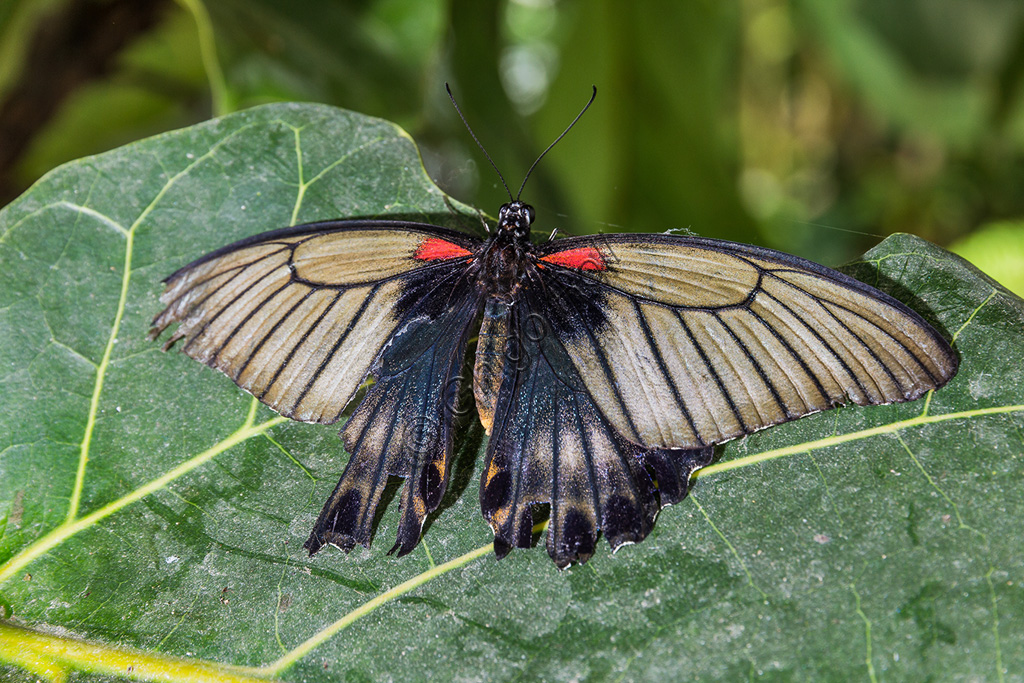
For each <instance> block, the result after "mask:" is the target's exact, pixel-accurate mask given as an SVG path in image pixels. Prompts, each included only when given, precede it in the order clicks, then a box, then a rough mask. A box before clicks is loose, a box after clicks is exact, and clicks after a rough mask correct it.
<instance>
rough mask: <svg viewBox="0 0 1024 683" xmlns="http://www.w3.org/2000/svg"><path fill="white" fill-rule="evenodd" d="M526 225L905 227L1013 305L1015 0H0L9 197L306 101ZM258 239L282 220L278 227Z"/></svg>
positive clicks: (871, 232)
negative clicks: (46, 177) (63, 174)
mask: <svg viewBox="0 0 1024 683" xmlns="http://www.w3.org/2000/svg"><path fill="white" fill-rule="evenodd" d="M445 81H449V82H450V83H451V84H452V88H453V91H454V92H455V93H456V95H457V97H458V98H459V101H460V104H461V105H462V108H463V111H464V112H465V113H466V116H467V118H468V119H469V121H470V122H471V124H472V125H473V127H474V129H475V130H476V133H477V135H478V136H479V137H480V140H481V141H482V142H483V143H484V144H485V145H486V147H487V149H488V151H489V152H490V154H491V156H492V157H493V158H494V160H495V162H496V163H497V165H498V167H499V168H501V169H502V172H503V173H504V174H505V175H506V177H507V180H508V183H509V185H510V186H511V187H512V191H513V192H515V191H516V190H517V188H518V186H519V183H520V182H521V179H522V175H523V173H525V171H526V169H527V168H528V167H529V165H530V163H531V162H532V161H533V159H534V158H535V157H536V155H537V154H538V153H539V152H540V151H541V150H543V149H544V147H545V146H546V145H547V144H548V143H549V142H550V141H551V140H553V139H554V138H555V136H557V134H558V133H559V132H561V130H562V129H563V128H564V127H565V125H566V124H567V123H568V122H569V121H570V120H571V119H572V117H573V116H574V115H575V114H576V112H577V111H578V110H579V109H580V107H582V105H583V104H584V103H585V102H586V99H587V97H588V96H589V94H590V86H591V84H594V85H596V86H597V88H598V99H597V101H596V103H595V105H594V106H593V107H592V108H591V110H590V111H589V112H588V113H587V115H586V116H585V117H584V118H583V120H582V121H581V123H580V124H579V126H577V128H576V130H574V131H573V132H572V134H570V135H569V136H568V137H567V138H566V139H565V140H564V141H563V142H562V143H560V145H559V146H558V147H557V148H556V149H555V150H554V152H553V153H552V154H551V155H549V157H548V158H546V159H545V161H544V163H543V164H541V166H540V167H539V169H538V171H537V172H536V173H535V174H534V176H533V177H532V178H531V180H530V184H529V186H528V187H527V189H526V191H525V193H524V199H526V200H527V201H529V202H531V203H533V204H534V205H535V206H536V207H537V211H538V216H539V219H538V223H537V226H536V227H537V229H538V230H539V231H542V232H543V231H546V230H549V229H552V228H555V227H557V228H558V229H559V230H560V231H562V233H563V234H564V233H581V232H600V231H648V232H660V231H665V230H669V229H673V230H689V231H692V232H694V233H698V234H701V235H705V236H709V237H720V238H725V239H733V240H740V241H745V242H753V243H757V244H763V245H767V246H771V247H776V248H780V249H784V250H786V251H790V252H793V253H797V254H800V255H803V256H808V257H810V258H814V259H816V260H820V261H823V262H825V263H828V264H836V263H838V262H841V261H843V260H846V259H849V258H852V257H854V256H855V255H856V254H858V253H860V252H862V251H863V250H864V249H866V248H867V247H869V246H870V245H872V244H874V243H875V242H877V241H878V240H880V239H881V238H882V237H884V236H885V235H887V234H889V233H891V232H896V231H906V232H913V233H915V234H918V235H921V236H923V237H925V238H927V239H930V240H932V241H934V242H937V243H939V244H942V245H945V246H950V245H951V246H952V247H953V248H954V250H957V251H959V252H960V253H962V254H964V255H966V256H967V257H968V258H970V259H971V260H972V261H974V262H975V263H977V264H978V265H980V266H981V267H982V268H984V269H986V270H987V272H989V273H990V274H991V275H993V277H995V278H996V279H998V280H999V281H1001V282H1003V283H1004V284H1006V285H1007V286H1009V287H1011V288H1014V289H1015V290H1016V291H1017V292H1018V293H1024V191H1022V190H1024V88H1022V86H1024V3H1022V2H1020V0H974V1H973V2H963V0H899V2H892V1H891V0H731V1H730V0H676V1H671V0H666V1H664V2H643V3H624V2H616V1H614V0H591V1H590V2H584V1H583V0H507V1H499V2H480V1H479V0H449V1H448V2H442V1H440V0H356V1H351V2H337V1H335V2H330V1H328V0H303V1H302V2H286V1H285V0H209V1H208V2H206V3H205V4H203V3H202V2H201V0H179V2H173V1H172V0H6V1H5V2H3V3H0V205H3V204H6V203H7V202H9V201H11V200H13V199H14V198H15V197H16V196H17V195H18V194H20V193H21V192H22V191H24V190H25V189H26V188H27V187H28V186H29V185H30V184H31V183H32V182H33V181H34V180H35V179H37V178H38V177H40V176H41V175H42V174H43V173H45V172H46V171H47V170H49V169H50V168H53V167H54V166H56V165H58V164H60V163H62V162H64V161H68V160H70V159H74V158H77V157H80V156H84V155H87V154H92V153H96V152H100V151H104V150H107V149H110V148H112V147H115V146H117V145H120V144H123V143H126V142H129V141H132V140H135V139H138V138H141V137H144V136H148V135H152V134H155V133H159V132H161V131H165V130H170V129H173V128H177V127H180V126H185V125H189V124H191V123H195V122H197V121H200V120H203V119H206V118H209V117H211V116H215V115H219V114H224V113H228V112H230V111H234V110H237V109H241V108H245V107H250V106H253V105H257V104H261V103H265V102H271V101H279V100H303V101H317V102H325V103H329V104H334V105H337V106H341V107H345V108H348V109H353V110H356V111H359V112H363V113H367V114H373V115H377V116H380V117H383V118H387V119H389V120H392V121H395V122H397V123H399V124H400V125H402V126H403V127H405V128H406V129H407V130H408V131H409V132H410V133H411V134H412V136H413V138H414V139H415V140H416V141H417V143H418V144H419V145H420V147H421V150H422V153H423V155H424V160H425V163H426V165H427V169H428V171H429V172H430V174H431V176H432V177H433V178H434V179H435V180H436V181H437V182H438V184H440V185H441V186H442V187H443V188H444V189H446V190H447V191H448V192H450V193H451V194H453V195H454V196H456V197H457V198H459V199H461V200H463V201H466V202H468V203H471V204H474V205H476V206H479V207H481V208H482V209H484V210H486V211H488V212H490V213H492V214H493V213H496V211H497V207H498V206H499V205H500V203H501V202H502V201H504V200H505V199H506V195H505V191H504V189H502V187H501V185H500V183H499V182H498V180H497V178H496V176H495V174H494V173H493V172H492V171H491V169H490V168H489V167H488V165H487V162H486V160H484V159H483V157H482V155H481V154H480V153H479V152H478V150H476V149H475V146H474V144H473V142H472V140H471V138H470V137H469V136H468V135H467V133H466V132H465V130H464V128H463V127H462V124H461V122H460V121H459V120H458V118H457V116H456V114H455V112H454V111H453V109H452V107H451V105H450V103H449V102H448V100H447V96H446V94H445V92H444V87H443V83H444V82H445ZM260 227H261V228H267V229H269V228H273V227H278V226H273V225H266V226H260Z"/></svg>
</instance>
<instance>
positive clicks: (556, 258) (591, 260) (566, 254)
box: [540, 247, 608, 270]
mask: <svg viewBox="0 0 1024 683" xmlns="http://www.w3.org/2000/svg"><path fill="white" fill-rule="evenodd" d="M540 260H541V261H547V262H548V263H553V264H555V265H556V266H565V267H566V268H573V269H575V270H607V269H608V264H607V263H605V260H604V257H603V256H601V252H599V251H598V250H597V249H595V248H594V247H579V248H577V249H566V250H565V251H556V252H555V253H554V254H548V255H547V256H542V257H541V259H540Z"/></svg>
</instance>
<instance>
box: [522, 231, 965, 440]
mask: <svg viewBox="0 0 1024 683" xmlns="http://www.w3.org/2000/svg"><path fill="white" fill-rule="evenodd" d="M539 263H540V265H541V266H542V268H541V271H540V272H541V279H542V281H543V282H544V285H545V289H546V292H547V294H548V295H547V296H545V297H544V299H543V300H541V305H542V307H541V308H540V309H539V310H538V311H537V312H538V313H539V314H540V315H541V316H542V317H544V318H545V319H546V320H549V321H551V324H550V326H549V328H550V330H551V333H552V334H554V335H555V336H556V337H557V339H558V341H559V343H560V345H561V346H562V347H563V348H564V349H565V352H566V355H567V356H568V357H569V358H570V359H571V360H572V364H573V367H574V368H575V370H576V372H577V373H578V376H579V377H581V378H582V379H583V381H584V382H585V384H586V389H587V391H588V392H589V394H590V395H591V396H592V397H593V400H594V402H595V403H596V404H597V406H598V407H599V408H600V410H601V412H602V413H603V414H604V415H605V416H606V417H607V419H608V421H609V422H610V423H611V424H612V426H613V427H614V428H615V429H616V430H617V431H618V432H619V433H620V434H622V435H623V436H624V437H625V438H626V439H628V440H630V441H632V442H634V443H637V444H640V445H641V446H644V447H648V448H700V447H703V446H707V445H711V444H716V443H721V442H723V441H727V440H729V439H732V438H735V437H737V436H741V435H743V434H749V433H751V432H753V431H756V430H758V429H762V428H764V427H767V426H770V425H773V424H778V423H780V422H785V421H787V420H792V419H795V418H798V417H801V416H803V415H807V414H810V413H813V412H817V411H820V410H825V409H827V408H830V407H832V406H835V405H837V404H840V403H845V402H853V403H857V404H861V405H865V404H883V403H893V402H897V401H908V400H913V399H916V398H919V397H920V396H922V395H923V394H924V393H925V392H927V391H928V390H930V389H935V388H937V387H940V386H942V385H943V384H945V383H946V381H948V380H949V378H951V377H952V376H953V375H954V374H956V369H957V357H956V355H955V354H954V353H953V351H952V349H951V348H950V347H949V344H947V343H946V341H945V340H944V339H943V338H942V337H941V336H940V335H939V334H938V333H937V332H936V331H935V330H934V329H933V328H932V327H931V326H930V325H928V324H927V323H926V322H925V321H924V320H922V319H921V317H920V316H919V315H918V314H917V313H915V312H914V311H912V310H910V309H909V308H907V307H906V306H905V305H903V304H902V303H900V302H898V301H896V300H895V299H893V298H892V297H890V296H888V295H886V294H884V293H882V292H880V291H878V290H876V289H874V288H872V287H869V286H867V285H864V284H863V283H860V282H858V281H856V280H853V279H852V278H849V277H847V276H845V275H842V274H841V273H838V272H836V271H833V270H830V269H828V268H825V267H823V266H819V265H817V264H814V263H811V262H809V261H805V260H803V259H800V258H797V257H795V256H790V255H787V254H782V253H780V252H775V251H771V250H768V249H761V248H758V247H751V246H747V245H739V244H733V243H729V242H721V241H717V240H706V239H700V238H686V237H677V236H669V235H648V236H642V235H612V236H604V237H588V238H573V239H566V240H560V241H556V242H551V243H549V244H547V245H545V247H543V251H542V253H541V257H540V261H539Z"/></svg>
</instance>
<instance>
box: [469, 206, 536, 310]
mask: <svg viewBox="0 0 1024 683" xmlns="http://www.w3.org/2000/svg"><path fill="white" fill-rule="evenodd" d="M532 219H533V208H532V207H530V206H529V205H527V204H523V203H522V202H512V203H510V204H505V205H504V206H502V207H501V211H500V213H499V219H498V227H497V229H496V231H495V233H494V235H493V236H492V237H491V238H490V239H489V240H487V242H486V243H484V246H483V248H482V249H481V251H480V255H479V257H478V260H477V264H476V265H477V268H476V275H477V285H478V286H479V287H480V288H481V289H482V290H483V291H484V292H486V293H487V297H488V298H495V299H500V300H502V301H505V302H506V303H511V301H512V300H513V299H515V297H516V295H517V293H518V291H519V289H520V288H521V287H523V286H524V285H525V284H526V283H527V282H529V281H530V280H532V279H535V278H534V277H533V276H535V274H536V257H535V255H534V251H535V249H534V246H533V244H532V243H531V242H530V223H531V222H532Z"/></svg>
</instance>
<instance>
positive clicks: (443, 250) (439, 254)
mask: <svg viewBox="0 0 1024 683" xmlns="http://www.w3.org/2000/svg"><path fill="white" fill-rule="evenodd" d="M472 255H473V254H472V252H470V251H469V250H468V249H463V248H462V247H460V246H459V245H457V244H452V243H451V242H448V241H446V240H443V239H441V238H440V237H431V238H429V239H426V240H423V244H421V245H420V248H419V249H417V250H416V253H415V254H413V255H412V257H413V258H414V259H419V260H420V261H441V260H443V259H450V258H458V257H459V256H472Z"/></svg>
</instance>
